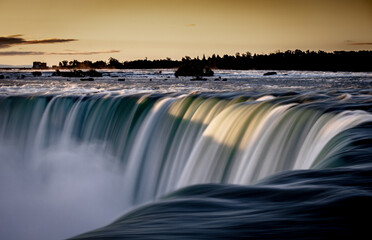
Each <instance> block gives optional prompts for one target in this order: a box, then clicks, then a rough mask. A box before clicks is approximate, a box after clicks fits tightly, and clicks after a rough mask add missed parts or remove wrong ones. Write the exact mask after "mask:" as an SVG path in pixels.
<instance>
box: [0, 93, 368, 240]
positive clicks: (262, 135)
mask: <svg viewBox="0 0 372 240" xmlns="http://www.w3.org/2000/svg"><path fill="white" fill-rule="evenodd" d="M273 100H275V97H273V96H264V97H261V98H260V99H257V100H255V99H253V98H238V97H235V98H231V99H220V98H217V97H214V96H213V95H212V96H210V97H207V98H206V97H200V96H197V95H184V96H176V97H171V96H167V95H163V96H162V97H161V98H154V97H151V96H148V95H141V96H136V97H135V96H127V97H112V96H109V95H107V96H97V95H95V96H90V97H83V96H79V97H61V96H55V97H53V98H52V99H47V98H45V97H21V98H2V99H0V101H1V103H0V113H1V114H0V143H1V145H0V146H1V148H0V159H1V169H0V191H1V193H2V196H1V198H0V212H1V215H0V222H1V224H0V236H1V237H3V236H6V238H7V239H24V238H27V239H60V238H66V237H69V236H73V235H75V234H78V233H81V232H84V231H87V230H90V229H93V228H95V227H98V226H101V225H104V224H106V223H108V222H109V221H110V220H113V219H114V218H115V217H118V216H119V215H121V214H122V213H123V212H124V211H125V210H126V209H128V208H129V207H131V206H134V205H136V204H139V203H143V202H146V201H149V200H152V199H154V198H155V197H156V196H162V195H163V194H165V193H168V192H170V191H172V190H175V189H177V188H180V187H182V186H187V185H191V184H197V183H207V182H225V183H236V184H249V183H252V182H254V181H256V180H259V179H262V178H264V177H266V176H269V175H271V174H273V173H276V172H281V171H285V170H293V169H307V168H311V167H317V166H318V165H319V163H321V162H322V161H323V160H324V159H326V158H328V157H330V156H334V155H337V153H338V151H339V150H341V149H342V147H344V146H345V145H347V144H348V139H341V140H340V141H338V142H337V143H336V144H334V145H332V146H330V147H327V143H329V141H330V140H331V139H333V138H334V137H335V136H336V135H337V134H339V133H341V132H342V131H344V130H347V129H350V128H352V127H355V126H357V125H358V124H361V123H364V122H368V121H372V115H371V114H369V113H367V112H364V111H344V112H340V113H332V112H329V113H324V112H323V111H321V110H315V109H312V108H305V107H303V106H302V104H299V103H287V104H278V103H274V102H273ZM18 229H22V231H19V230H18Z"/></svg>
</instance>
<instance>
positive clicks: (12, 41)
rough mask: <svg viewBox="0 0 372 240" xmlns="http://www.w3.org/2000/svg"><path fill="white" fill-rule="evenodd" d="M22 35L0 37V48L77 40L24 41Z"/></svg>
mask: <svg viewBox="0 0 372 240" xmlns="http://www.w3.org/2000/svg"><path fill="white" fill-rule="evenodd" d="M22 36H23V35H22V34H17V35H10V36H5V37H0V48H9V47H12V46H16V45H24V44H53V43H64V42H72V41H77V39H62V38H48V39H37V40H26V39H24V38H23V37H22Z"/></svg>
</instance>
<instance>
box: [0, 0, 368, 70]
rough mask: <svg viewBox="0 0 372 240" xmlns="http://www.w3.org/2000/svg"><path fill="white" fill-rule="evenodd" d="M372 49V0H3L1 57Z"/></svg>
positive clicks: (8, 60) (17, 61)
mask: <svg viewBox="0 0 372 240" xmlns="http://www.w3.org/2000/svg"><path fill="white" fill-rule="evenodd" d="M295 49H300V50H315V51H318V50H323V51H338V50H355V51H357V50H372V0H329V1H327V0H160V1H156V0H63V1H62V0H60V1H52V0H0V64H9V65H31V64H32V62H33V61H45V62H47V63H48V65H49V66H51V65H55V64H58V62H59V61H62V60H68V61H71V60H73V59H77V60H79V61H83V60H91V61H97V60H104V61H107V60H108V59H109V58H110V57H113V58H116V59H118V60H120V61H128V60H135V59H144V58H148V59H164V58H167V57H170V58H172V59H181V58H182V57H184V56H191V57H196V56H200V57H201V56H203V54H205V55H206V56H211V55H212V54H214V53H216V54H220V55H224V54H235V53H237V52H240V53H245V52H247V51H249V52H251V53H258V54H261V53H270V52H275V51H278V50H280V51H285V50H295Z"/></svg>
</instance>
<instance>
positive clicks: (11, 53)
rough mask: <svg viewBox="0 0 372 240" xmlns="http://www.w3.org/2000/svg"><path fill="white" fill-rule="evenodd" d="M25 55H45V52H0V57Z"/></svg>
mask: <svg viewBox="0 0 372 240" xmlns="http://www.w3.org/2000/svg"><path fill="white" fill-rule="evenodd" d="M25 55H45V52H21V51H6V52H0V56H25Z"/></svg>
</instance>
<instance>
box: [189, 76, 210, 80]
mask: <svg viewBox="0 0 372 240" xmlns="http://www.w3.org/2000/svg"><path fill="white" fill-rule="evenodd" d="M190 81H207V79H206V78H202V77H200V76H196V77H195V78H192V79H190Z"/></svg>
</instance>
